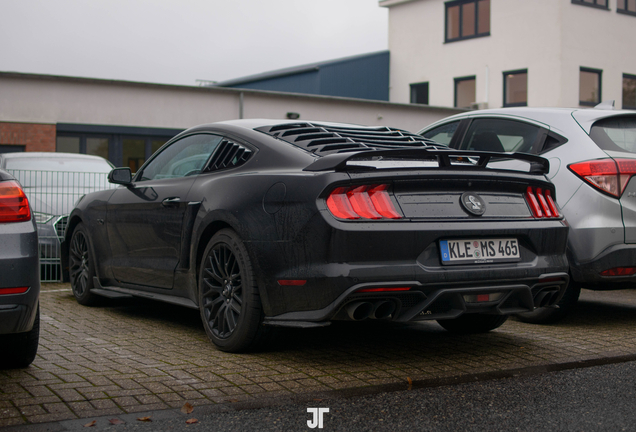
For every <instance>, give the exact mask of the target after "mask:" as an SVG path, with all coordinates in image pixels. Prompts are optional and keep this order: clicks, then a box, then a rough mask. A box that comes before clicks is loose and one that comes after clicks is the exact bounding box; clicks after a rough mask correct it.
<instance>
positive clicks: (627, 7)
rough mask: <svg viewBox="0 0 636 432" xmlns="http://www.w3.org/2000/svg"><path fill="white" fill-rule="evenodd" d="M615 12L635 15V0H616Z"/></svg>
mask: <svg viewBox="0 0 636 432" xmlns="http://www.w3.org/2000/svg"><path fill="white" fill-rule="evenodd" d="M616 12H618V13H622V14H627V15H634V16H636V0H618V3H617V4H616Z"/></svg>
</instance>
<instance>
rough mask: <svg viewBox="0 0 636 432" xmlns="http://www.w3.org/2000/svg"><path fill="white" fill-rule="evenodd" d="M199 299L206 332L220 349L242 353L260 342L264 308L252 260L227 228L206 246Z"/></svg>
mask: <svg viewBox="0 0 636 432" xmlns="http://www.w3.org/2000/svg"><path fill="white" fill-rule="evenodd" d="M198 300H199V310H200V312H201V320H202V321H203V327H204V328H205V332H206V333H207V335H208V338H209V339H210V341H211V342H212V343H213V344H214V345H216V346H217V347H218V348H219V349H220V350H221V351H226V352H245V351H249V350H252V349H254V348H255V347H257V346H258V344H259V343H260V342H261V341H262V339H263V336H264V331H265V330H264V328H263V325H262V321H263V308H262V306H261V299H260V296H259V293H258V287H257V286H256V279H255V277H254V271H253V269H252V263H251V262H250V258H249V256H248V253H247V249H246V248H245V245H244V244H243V242H242V241H241V239H240V237H239V236H238V234H236V233H235V232H234V231H232V230H230V229H223V230H221V231H219V232H218V233H216V234H215V235H214V236H213V237H212V239H210V242H209V243H208V245H207V247H206V248H205V252H204V254H203V260H202V262H201V270H200V273H199V299H198Z"/></svg>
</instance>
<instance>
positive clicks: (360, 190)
mask: <svg viewBox="0 0 636 432" xmlns="http://www.w3.org/2000/svg"><path fill="white" fill-rule="evenodd" d="M388 189H389V186H388V185H386V184H381V185H361V186H352V187H348V188H347V187H338V188H336V189H334V190H333V191H332V192H331V193H330V194H329V196H328V197H327V208H329V211H330V212H331V214H333V215H334V216H335V217H337V218H339V219H350V220H351V219H371V220H376V219H401V218H402V216H401V215H400V213H398V211H397V209H396V208H395V205H394V204H393V201H392V200H391V196H390V195H389V192H388Z"/></svg>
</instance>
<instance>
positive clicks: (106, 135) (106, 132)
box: [56, 123, 181, 172]
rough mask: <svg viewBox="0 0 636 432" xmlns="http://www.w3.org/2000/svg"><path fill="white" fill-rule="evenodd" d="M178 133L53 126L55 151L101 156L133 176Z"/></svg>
mask: <svg viewBox="0 0 636 432" xmlns="http://www.w3.org/2000/svg"><path fill="white" fill-rule="evenodd" d="M179 132H181V130H180V129H164V128H136V127H128V126H101V125H100V126H97V125H76V124H66V123H58V124H57V139H56V151H58V152H65V153H83V154H89V155H96V156H101V157H103V158H104V159H108V160H109V161H110V162H112V163H113V165H115V166H127V167H130V169H131V170H132V171H133V172H135V171H137V170H138V169H139V168H140V167H141V165H142V164H143V163H144V162H145V161H146V159H148V158H149V157H150V155H152V154H153V153H154V152H156V151H157V150H158V149H159V148H160V147H161V146H162V145H163V144H165V143H166V142H167V141H168V140H169V139H171V138H172V137H173V136H175V135H176V134H178V133H179Z"/></svg>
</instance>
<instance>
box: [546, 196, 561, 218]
mask: <svg viewBox="0 0 636 432" xmlns="http://www.w3.org/2000/svg"><path fill="white" fill-rule="evenodd" d="M545 199H546V200H547V201H548V205H549V206H550V210H551V211H552V216H554V217H559V216H561V215H560V214H559V209H558V208H557V206H556V203H555V202H554V200H553V199H552V194H551V193H550V191H549V190H548V189H546V191H545Z"/></svg>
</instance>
